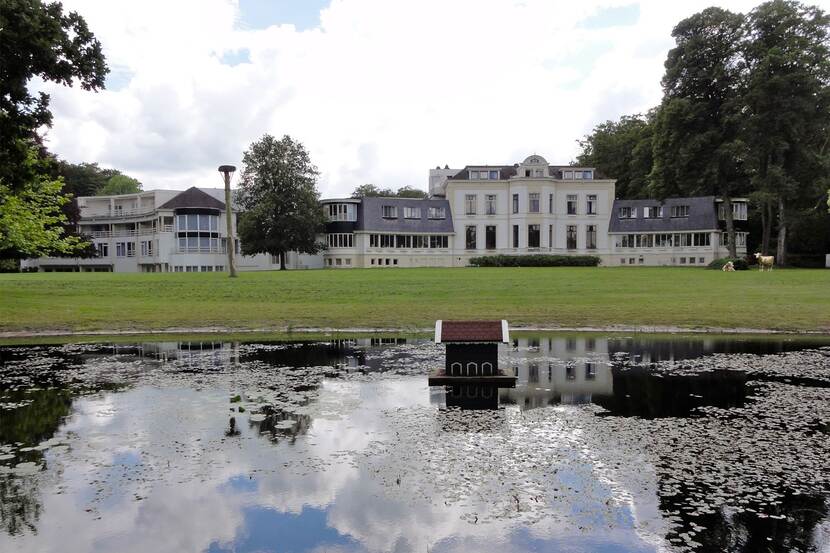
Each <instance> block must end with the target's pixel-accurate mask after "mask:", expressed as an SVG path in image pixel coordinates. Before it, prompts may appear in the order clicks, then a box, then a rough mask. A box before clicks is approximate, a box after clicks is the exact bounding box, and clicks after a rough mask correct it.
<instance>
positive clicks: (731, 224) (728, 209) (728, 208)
mask: <svg viewBox="0 0 830 553" xmlns="http://www.w3.org/2000/svg"><path fill="white" fill-rule="evenodd" d="M723 216H724V218H725V219H726V236H727V237H728V239H729V257H731V258H735V257H738V253H737V246H736V244H735V219H734V217H733V216H732V198H731V197H730V196H728V195H726V196H724V197H723Z"/></svg>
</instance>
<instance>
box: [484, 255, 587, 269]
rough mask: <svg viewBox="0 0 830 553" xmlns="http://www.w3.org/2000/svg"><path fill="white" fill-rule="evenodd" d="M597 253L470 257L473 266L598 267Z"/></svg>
mask: <svg viewBox="0 0 830 553" xmlns="http://www.w3.org/2000/svg"><path fill="white" fill-rule="evenodd" d="M599 263H600V259H599V257H597V256H595V255H485V256H482V257H473V258H472V259H470V265H472V266H473V267H596V266H597V265H599Z"/></svg>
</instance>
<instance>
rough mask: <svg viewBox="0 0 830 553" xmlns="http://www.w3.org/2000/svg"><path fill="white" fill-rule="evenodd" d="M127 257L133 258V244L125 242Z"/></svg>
mask: <svg viewBox="0 0 830 553" xmlns="http://www.w3.org/2000/svg"><path fill="white" fill-rule="evenodd" d="M127 257H135V242H127Z"/></svg>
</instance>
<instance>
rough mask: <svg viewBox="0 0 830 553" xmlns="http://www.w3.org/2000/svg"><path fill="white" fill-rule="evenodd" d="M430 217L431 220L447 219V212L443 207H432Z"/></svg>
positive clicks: (429, 212)
mask: <svg viewBox="0 0 830 553" xmlns="http://www.w3.org/2000/svg"><path fill="white" fill-rule="evenodd" d="M428 215H429V218H430V219H446V218H447V212H446V211H445V210H444V208H443V207H431V208H429V211H428Z"/></svg>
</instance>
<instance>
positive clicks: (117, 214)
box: [81, 207, 156, 219]
mask: <svg viewBox="0 0 830 553" xmlns="http://www.w3.org/2000/svg"><path fill="white" fill-rule="evenodd" d="M155 211H156V210H155V208H154V207H141V208H136V209H100V210H98V209H96V210H90V209H84V210H82V212H81V218H82V219H117V218H124V217H141V216H143V215H152V214H153V213H155Z"/></svg>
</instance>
